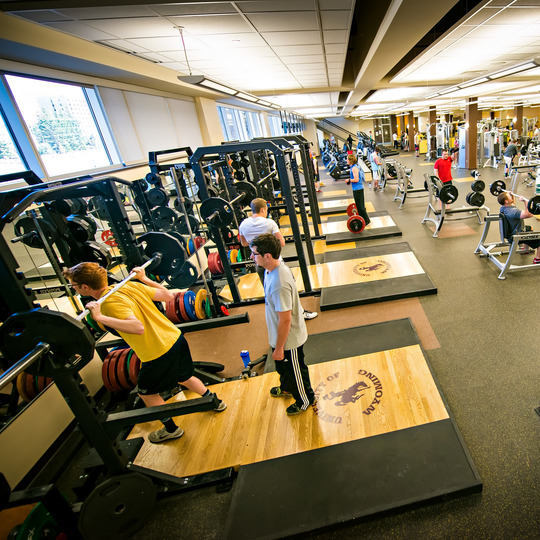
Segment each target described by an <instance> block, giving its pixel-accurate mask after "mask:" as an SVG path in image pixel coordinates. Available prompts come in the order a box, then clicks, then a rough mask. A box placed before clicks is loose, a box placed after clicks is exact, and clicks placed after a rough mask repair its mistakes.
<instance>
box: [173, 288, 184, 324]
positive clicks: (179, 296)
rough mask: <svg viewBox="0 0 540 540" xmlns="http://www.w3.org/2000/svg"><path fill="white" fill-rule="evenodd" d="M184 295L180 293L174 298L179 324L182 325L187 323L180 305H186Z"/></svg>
mask: <svg viewBox="0 0 540 540" xmlns="http://www.w3.org/2000/svg"><path fill="white" fill-rule="evenodd" d="M183 294H184V293H181V292H179V293H176V295H175V296H174V309H175V311H176V316H177V317H178V322H180V323H183V322H185V321H184V318H183V317H182V311H181V310H180V304H181V303H182V304H183V303H184V300H183V299H182V295H183Z"/></svg>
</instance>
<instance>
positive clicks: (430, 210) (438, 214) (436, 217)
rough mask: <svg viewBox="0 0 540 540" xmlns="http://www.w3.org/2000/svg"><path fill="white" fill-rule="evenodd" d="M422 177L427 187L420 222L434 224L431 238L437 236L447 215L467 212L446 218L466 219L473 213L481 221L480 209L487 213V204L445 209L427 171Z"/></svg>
mask: <svg viewBox="0 0 540 540" xmlns="http://www.w3.org/2000/svg"><path fill="white" fill-rule="evenodd" d="M424 178H425V181H426V184H427V187H428V193H429V198H428V206H427V210H426V215H425V216H424V219H423V220H422V223H425V222H426V221H430V222H432V223H434V224H435V232H434V233H433V238H437V237H438V236H439V232H440V230H441V228H442V226H443V223H444V220H445V218H446V216H447V215H449V216H453V215H458V214H468V215H465V216H463V217H461V218H454V217H452V218H448V219H452V220H459V219H467V218H470V217H472V216H473V215H476V217H477V219H478V223H480V224H481V223H482V219H483V218H482V216H481V214H480V210H484V211H485V212H486V215H487V214H489V208H488V207H487V206H480V207H477V206H474V207H473V206H462V207H460V208H452V209H447V208H446V204H445V203H442V202H441V201H440V199H439V198H438V197H437V193H436V191H435V186H434V185H433V181H432V179H431V175H430V174H428V173H425V174H424ZM437 201H439V204H441V208H440V209H438V208H436V206H437ZM431 214H433V217H430V215H431Z"/></svg>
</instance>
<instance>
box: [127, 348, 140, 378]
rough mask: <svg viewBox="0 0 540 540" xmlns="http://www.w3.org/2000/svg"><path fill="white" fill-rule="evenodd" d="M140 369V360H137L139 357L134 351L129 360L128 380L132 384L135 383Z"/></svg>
mask: <svg viewBox="0 0 540 540" xmlns="http://www.w3.org/2000/svg"><path fill="white" fill-rule="evenodd" d="M140 370H141V361H140V360H139V357H138V356H137V354H136V353H135V352H133V355H132V356H131V359H130V361H129V380H130V381H131V382H132V383H133V384H134V385H137V376H138V375H139V371H140Z"/></svg>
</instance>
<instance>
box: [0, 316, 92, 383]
mask: <svg viewBox="0 0 540 540" xmlns="http://www.w3.org/2000/svg"><path fill="white" fill-rule="evenodd" d="M40 342H43V343H48V344H49V345H50V347H51V352H52V353H53V354H54V355H55V356H56V357H58V358H62V359H65V361H67V359H69V358H71V357H73V356H76V355H80V357H81V359H80V360H79V361H78V362H77V363H76V365H75V366H73V368H70V369H71V370H72V371H79V370H80V369H82V368H83V367H84V366H85V365H86V364H88V362H90V360H92V358H93V357H94V338H93V337H92V334H91V333H90V330H89V329H88V328H87V327H86V326H85V325H84V324H83V323H82V322H81V321H77V320H76V319H74V318H73V317H71V316H69V315H67V314H65V313H61V312H59V311H53V310H49V309H45V308H36V309H32V310H30V311H24V312H20V313H15V314H14V315H11V316H10V317H9V318H8V319H7V320H6V321H5V322H4V324H2V326H0V343H1V344H2V353H3V355H4V357H5V358H6V359H7V360H8V362H10V363H11V365H13V364H14V363H16V362H18V361H19V360H20V359H21V358H23V356H25V355H27V354H28V353H29V352H30V351H31V350H33V349H34V347H35V346H36V345H37V344H38V343H40ZM38 369H39V372H38ZM27 371H28V373H31V374H32V375H44V376H52V375H53V374H54V370H53V369H52V368H51V367H49V362H34V363H33V364H32V365H31V366H29V367H28V368H27Z"/></svg>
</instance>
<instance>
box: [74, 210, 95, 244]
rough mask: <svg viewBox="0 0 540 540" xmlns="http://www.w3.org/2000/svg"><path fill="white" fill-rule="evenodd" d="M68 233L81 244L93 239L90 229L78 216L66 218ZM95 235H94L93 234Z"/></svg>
mask: <svg viewBox="0 0 540 540" xmlns="http://www.w3.org/2000/svg"><path fill="white" fill-rule="evenodd" d="M67 226H68V229H69V232H70V234H71V236H73V238H75V240H77V242H80V243H81V244H83V243H84V242H88V241H89V240H93V239H94V235H93V234H92V227H91V226H90V225H89V224H88V222H87V221H86V220H85V219H83V218H82V217H80V216H75V215H71V216H68V218H67ZM94 234H95V233H94Z"/></svg>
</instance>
